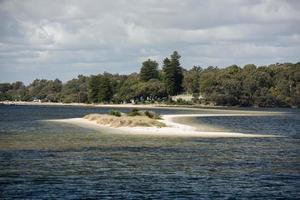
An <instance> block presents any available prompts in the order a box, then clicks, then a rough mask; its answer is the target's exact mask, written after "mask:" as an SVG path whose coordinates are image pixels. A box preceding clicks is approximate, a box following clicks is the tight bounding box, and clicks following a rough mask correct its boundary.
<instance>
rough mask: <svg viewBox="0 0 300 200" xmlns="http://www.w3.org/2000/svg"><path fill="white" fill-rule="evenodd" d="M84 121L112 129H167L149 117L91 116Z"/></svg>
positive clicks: (87, 116)
mask: <svg viewBox="0 0 300 200" xmlns="http://www.w3.org/2000/svg"><path fill="white" fill-rule="evenodd" d="M83 118H84V119H87V120H90V121H95V122H96V123H97V124H101V125H105V126H110V127H141V126H142V127H159V128H160V127H165V126H166V125H165V124H164V123H163V122H160V121H158V120H157V119H152V118H149V117H148V116H140V115H139V116H128V115H127V116H126V115H123V116H121V117H119V116H114V115H105V114H89V115H86V116H84V117H83Z"/></svg>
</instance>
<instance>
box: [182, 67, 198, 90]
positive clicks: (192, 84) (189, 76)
mask: <svg viewBox="0 0 300 200" xmlns="http://www.w3.org/2000/svg"><path fill="white" fill-rule="evenodd" d="M201 71H202V68H201V67H197V66H194V67H193V68H192V69H190V70H188V71H186V72H185V73H184V77H183V82H182V85H183V88H184V91H185V92H187V93H189V94H197V95H199V92H200V91H199V89H200V88H199V87H200V74H201Z"/></svg>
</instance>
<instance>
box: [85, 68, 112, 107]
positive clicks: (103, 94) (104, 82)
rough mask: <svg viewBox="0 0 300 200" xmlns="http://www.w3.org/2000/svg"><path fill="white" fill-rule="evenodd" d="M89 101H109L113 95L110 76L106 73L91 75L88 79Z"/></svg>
mask: <svg viewBox="0 0 300 200" xmlns="http://www.w3.org/2000/svg"><path fill="white" fill-rule="evenodd" d="M88 96H89V101H90V102H91V103H109V102H110V101H111V100H112V97H113V86H112V78H111V75H110V74H108V73H104V74H103V75H101V74H99V75H97V76H92V77H91V79H90V81H89V95H88Z"/></svg>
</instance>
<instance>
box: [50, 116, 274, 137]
mask: <svg viewBox="0 0 300 200" xmlns="http://www.w3.org/2000/svg"><path fill="white" fill-rule="evenodd" d="M262 115H270V113H265V114H264V113H248V114H246V113H243V114H186V115H185V114H181V115H163V116H162V120H161V122H163V123H164V124H166V126H167V127H161V128H158V127H109V126H105V125H101V124H98V123H97V122H95V121H90V120H88V119H84V118H71V119H57V120H46V121H50V122H57V123H69V124H73V125H76V126H80V127H84V128H89V129H96V130H107V131H109V132H111V133H112V134H129V135H149V136H173V137H174V136H176V137H202V138H220V137H229V138H241V137H243V138H262V137H280V136H277V135H267V134H259V133H257V134H246V133H237V132H225V131H218V132H216V131H214V132H213V131H198V130H197V129H196V128H195V127H193V126H190V125H185V124H181V123H177V122H175V120H174V119H175V118H181V117H212V116H224V117H225V116H262Z"/></svg>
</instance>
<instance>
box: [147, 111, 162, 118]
mask: <svg viewBox="0 0 300 200" xmlns="http://www.w3.org/2000/svg"><path fill="white" fill-rule="evenodd" d="M144 115H146V116H147V117H149V118H151V119H161V116H160V114H159V113H156V112H153V111H148V110H146V111H144Z"/></svg>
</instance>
